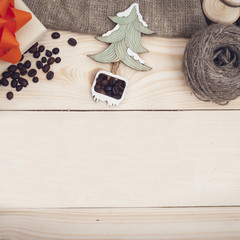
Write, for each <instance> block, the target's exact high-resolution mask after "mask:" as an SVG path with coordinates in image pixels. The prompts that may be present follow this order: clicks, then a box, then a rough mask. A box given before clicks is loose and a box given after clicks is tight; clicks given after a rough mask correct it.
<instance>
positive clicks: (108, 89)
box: [104, 86, 112, 92]
mask: <svg viewBox="0 0 240 240" xmlns="http://www.w3.org/2000/svg"><path fill="white" fill-rule="evenodd" d="M104 91H105V92H108V91H112V87H111V86H106V87H105V88H104Z"/></svg>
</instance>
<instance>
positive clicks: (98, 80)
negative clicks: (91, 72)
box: [96, 77, 102, 85]
mask: <svg viewBox="0 0 240 240" xmlns="http://www.w3.org/2000/svg"><path fill="white" fill-rule="evenodd" d="M96 82H97V83H98V84H100V85H102V79H101V78H100V77H98V78H97V80H96Z"/></svg>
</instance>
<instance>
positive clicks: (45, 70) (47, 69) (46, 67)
mask: <svg viewBox="0 0 240 240" xmlns="http://www.w3.org/2000/svg"><path fill="white" fill-rule="evenodd" d="M42 70H43V72H44V73H47V72H48V71H49V70H50V66H49V65H48V64H45V65H44V66H43V68H42Z"/></svg>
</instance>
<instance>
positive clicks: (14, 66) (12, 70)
mask: <svg viewBox="0 0 240 240" xmlns="http://www.w3.org/2000/svg"><path fill="white" fill-rule="evenodd" d="M8 71H9V72H16V71H17V66H16V65H11V66H9V67H8Z"/></svg>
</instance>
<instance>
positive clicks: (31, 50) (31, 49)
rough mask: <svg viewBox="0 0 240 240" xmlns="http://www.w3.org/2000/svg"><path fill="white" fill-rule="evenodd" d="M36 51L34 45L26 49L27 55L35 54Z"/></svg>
mask: <svg viewBox="0 0 240 240" xmlns="http://www.w3.org/2000/svg"><path fill="white" fill-rule="evenodd" d="M36 51H37V46H35V45H33V46H32V47H30V48H29V49H28V52H29V53H35V52H36Z"/></svg>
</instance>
